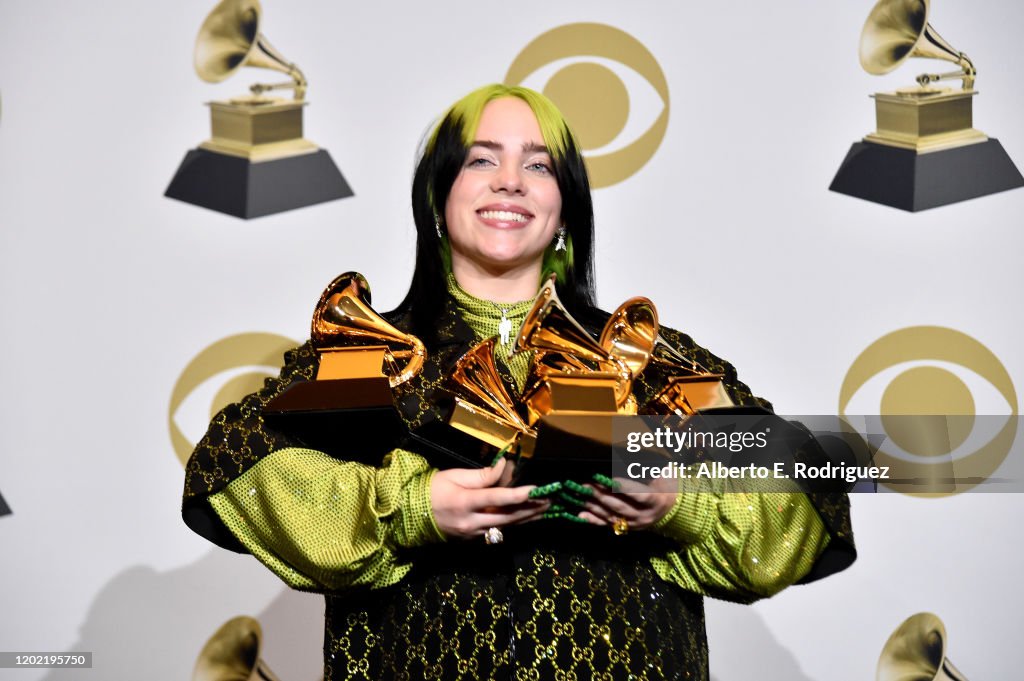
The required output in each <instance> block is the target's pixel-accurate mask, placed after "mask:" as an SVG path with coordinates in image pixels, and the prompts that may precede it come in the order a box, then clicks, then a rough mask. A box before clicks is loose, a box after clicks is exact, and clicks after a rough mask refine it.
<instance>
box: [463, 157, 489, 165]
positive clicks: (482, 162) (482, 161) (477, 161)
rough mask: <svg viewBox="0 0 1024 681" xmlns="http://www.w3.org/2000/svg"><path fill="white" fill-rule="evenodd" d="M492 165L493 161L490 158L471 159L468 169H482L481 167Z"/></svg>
mask: <svg viewBox="0 0 1024 681" xmlns="http://www.w3.org/2000/svg"><path fill="white" fill-rule="evenodd" d="M490 164H491V160H490V159H489V158H484V157H482V156H481V157H477V158H473V159H470V161H469V163H467V164H466V166H467V167H473V166H476V167H480V166H487V165H490Z"/></svg>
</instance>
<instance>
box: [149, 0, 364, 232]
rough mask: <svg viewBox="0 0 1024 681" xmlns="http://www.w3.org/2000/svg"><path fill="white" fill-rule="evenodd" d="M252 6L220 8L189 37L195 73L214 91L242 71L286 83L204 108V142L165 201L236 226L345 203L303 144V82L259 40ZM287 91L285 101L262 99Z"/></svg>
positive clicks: (327, 168)
mask: <svg viewBox="0 0 1024 681" xmlns="http://www.w3.org/2000/svg"><path fill="white" fill-rule="evenodd" d="M261 19H262V9H261V8H260V3H259V2H258V0H222V1H221V2H220V3H219V4H218V5H217V6H216V7H214V8H213V10H212V11H211V12H210V14H209V16H207V17H206V20H205V21H204V22H203V25H202V27H201V28H200V29H199V35H198V36H197V37H196V44H195V54H194V62H195V69H196V73H197V74H198V75H199V77H200V78H201V79H203V80H204V81H206V82H208V83H219V82H221V81H223V80H226V79H227V78H228V77H230V76H232V75H233V74H234V73H235V72H236V71H238V70H239V69H241V68H242V67H244V66H250V67H256V68H264V69H272V70H274V71H280V72H283V73H285V74H287V75H288V76H289V77H290V78H291V80H289V81H286V82H282V83H275V84H270V85H267V84H262V83H256V84H253V85H251V86H250V87H249V90H250V94H249V95H247V96H243V97H234V98H232V99H230V100H227V101H215V102H209V107H210V124H211V130H212V133H211V136H210V139H208V140H207V141H205V142H203V143H202V144H200V145H199V147H198V148H197V149H193V150H191V151H189V152H188V154H186V156H185V159H184V160H183V161H182V162H181V166H180V167H179V168H178V172H177V173H176V174H175V176H174V179H172V180H171V183H170V185H169V186H168V187H167V191H166V192H165V194H164V195H165V196H168V197H170V198H172V199H179V200H181V201H185V202H187V203H192V204H195V205H198V206H203V207H204V208H210V209H212V210H216V211H220V212H222V213H227V214H229V215H234V216H236V217H241V218H246V219H248V218H254V217H259V216H261V215H269V214H272V213H280V212H282V211H286V210H291V209H293V208H301V207H303V206H309V205H312V204H316V203H322V202H324V201H332V200H334V199H342V198H345V197H348V196H352V190H351V189H350V188H349V186H348V183H347V182H345V178H344V177H342V175H341V172H340V171H339V170H338V168H337V166H336V165H335V164H334V161H332V160H331V157H330V155H329V154H328V153H327V152H326V151H325V150H323V149H319V148H318V147H317V146H316V145H315V144H313V143H312V142H310V141H309V140H307V139H305V138H303V136H302V134H303V133H302V111H303V107H305V105H306V103H307V102H306V100H305V96H306V86H307V83H306V78H305V76H304V75H303V74H302V71H300V70H299V68H298V66H296V65H295V64H293V63H291V62H290V61H288V60H287V59H285V58H284V56H283V55H282V54H281V53H280V52H278V51H277V50H276V49H274V47H273V46H272V45H271V44H270V41H268V40H267V38H266V36H265V35H263V33H261V32H260V23H261ZM275 90H292V91H293V93H294V96H293V98H292V99H283V98H279V97H270V96H267V95H266V94H264V93H267V92H272V91H275Z"/></svg>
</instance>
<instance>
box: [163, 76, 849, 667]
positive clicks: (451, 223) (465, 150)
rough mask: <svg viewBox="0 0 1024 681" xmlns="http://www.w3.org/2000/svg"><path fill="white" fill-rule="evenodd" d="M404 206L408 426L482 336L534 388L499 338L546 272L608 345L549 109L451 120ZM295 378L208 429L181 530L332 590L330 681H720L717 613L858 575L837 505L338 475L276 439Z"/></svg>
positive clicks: (653, 372)
mask: <svg viewBox="0 0 1024 681" xmlns="http://www.w3.org/2000/svg"><path fill="white" fill-rule="evenodd" d="M412 203H413V214H414V219H415V222H416V229H417V242H416V266H415V270H414V272H413V276H412V284H411V286H410V288H409V292H408V294H407V295H406V297H405V300H403V301H402V303H401V305H399V307H398V308H397V309H396V310H394V311H393V312H391V313H388V314H386V315H384V316H385V317H386V319H387V321H388V322H390V323H391V324H392V325H394V326H395V327H397V328H398V329H399V330H401V331H402V332H404V333H412V334H415V335H416V336H418V337H419V338H420V339H422V340H423V342H424V344H425V346H426V348H427V359H426V360H425V363H424V365H423V369H422V371H421V372H420V373H419V374H418V375H416V376H415V377H413V378H412V379H411V380H408V381H407V382H405V383H402V384H401V385H398V386H396V387H395V388H394V389H393V396H394V401H395V405H396V406H397V408H398V410H399V412H400V413H401V416H402V418H403V419H404V421H405V423H406V425H407V426H408V427H409V428H410V429H414V428H422V427H423V426H425V425H429V424H431V423H432V422H436V421H441V422H443V421H445V420H446V419H447V416H448V414H449V413H450V411H451V408H452V403H453V396H452V394H451V393H450V392H449V391H448V390H447V389H446V386H445V377H446V376H447V375H449V374H450V373H451V368H452V365H453V364H454V363H455V361H456V360H457V359H459V358H460V357H462V356H463V355H464V354H465V353H466V352H467V350H468V349H469V348H470V346H472V345H475V344H476V343H477V342H479V341H480V340H481V339H485V338H489V337H491V336H495V335H497V336H498V337H499V339H498V340H496V341H494V347H495V358H496V360H497V362H498V367H499V372H500V374H501V380H502V382H503V383H504V388H505V389H506V390H507V391H509V392H510V393H517V392H520V391H521V390H522V387H523V383H524V381H525V377H526V372H527V368H528V363H529V356H528V353H520V354H518V355H516V356H515V357H513V358H511V359H509V358H508V355H509V352H508V351H509V349H510V347H509V345H510V340H511V339H510V338H509V333H508V332H509V329H510V328H513V327H514V325H517V324H519V323H521V321H522V319H523V317H524V316H525V314H526V312H527V310H528V308H529V307H530V304H531V301H532V299H533V297H534V296H535V295H536V294H537V291H538V288H539V287H540V284H541V281H542V280H543V279H544V278H546V277H547V276H548V275H551V274H554V275H555V277H556V281H557V294H558V297H559V298H560V299H561V301H562V303H563V304H564V306H565V307H566V309H567V311H568V312H569V313H570V314H571V315H572V316H573V317H575V318H576V319H578V320H579V321H581V322H582V323H583V324H584V325H585V326H586V327H587V328H588V330H589V331H591V332H592V333H593V332H594V331H595V330H598V329H601V328H602V327H603V326H604V324H605V322H606V320H607V319H608V315H607V313H604V312H602V311H601V310H599V309H598V308H597V307H596V306H595V303H594V281H593V275H592V265H591V263H592V244H593V230H594V220H593V209H592V203H591V198H590V186H589V183H588V180H587V174H586V170H585V167H584V164H583V158H582V155H581V153H580V150H579V145H578V144H577V143H576V140H575V138H574V137H573V135H572V133H571V132H570V130H569V127H568V125H567V124H566V122H565V120H564V118H563V117H562V115H561V113H559V111H558V110H557V109H556V108H555V107H554V105H553V104H552V103H551V102H550V101H549V100H548V99H547V98H545V97H544V96H543V95H540V94H538V93H536V92H533V91H531V90H527V89H524V88H518V87H507V86H503V85H491V86H487V87H484V88H481V89H479V90H476V91H474V92H472V93H470V94H469V95H467V96H466V97H464V98H463V99H461V100H459V101H458V102H456V103H455V104H454V105H453V106H452V107H451V108H450V109H449V110H448V112H447V113H446V114H445V116H444V117H443V118H442V120H441V122H440V123H439V124H438V126H437V128H436V129H435V130H434V132H433V134H432V135H431V137H430V139H429V140H428V143H427V145H426V150H425V152H424V154H423V157H422V158H421V160H420V162H419V164H418V166H417V170H416V175H415V177H414V181H413V191H412ZM661 332H662V336H663V337H664V338H665V340H666V341H667V342H669V343H671V344H672V345H674V346H675V349H676V350H677V351H678V352H680V353H681V354H683V355H685V356H686V357H688V358H689V359H691V360H693V361H696V362H698V363H699V364H700V365H702V366H705V367H708V368H709V369H710V370H711V371H714V372H716V373H721V374H722V375H723V376H724V381H723V382H724V386H725V389H726V390H727V391H728V393H729V397H730V398H731V400H732V401H733V402H734V403H735V404H737V405H748V406H757V407H760V408H768V407H769V405H768V403H767V402H764V401H763V400H760V399H758V398H756V397H754V396H753V395H752V394H751V392H750V390H749V389H748V388H747V387H746V386H745V385H744V384H743V383H741V382H740V381H739V380H738V379H737V377H736V372H735V370H734V369H733V368H732V367H731V366H730V365H729V364H727V363H726V362H724V361H722V360H721V359H719V358H717V357H715V356H714V355H712V354H711V353H709V352H708V351H706V350H704V349H703V348H701V347H699V346H697V345H696V344H695V343H694V342H693V341H692V340H691V339H690V338H689V337H688V336H685V335H683V334H680V333H679V332H676V331H673V330H671V329H667V328H662V330H661ZM286 361H287V363H286V365H285V367H284V368H283V369H282V372H281V375H280V377H279V378H278V379H271V380H268V381H267V383H266V385H265V386H264V388H263V389H262V390H261V391H260V392H258V393H255V394H253V395H250V396H249V397H247V398H245V399H244V400H243V401H242V402H241V403H239V404H237V405H232V406H229V407H227V408H226V409H225V410H224V411H222V412H221V413H220V414H218V415H217V416H216V417H215V418H214V420H213V423H211V426H210V430H209V432H208V433H207V435H206V437H205V438H204V439H203V440H202V441H201V442H200V443H199V445H198V446H197V448H196V451H195V452H194V453H193V456H192V459H191V460H190V462H189V464H188V466H187V467H186V471H187V477H186V483H185V502H184V507H183V513H184V515H185V517H186V521H187V522H189V524H190V525H191V526H192V527H193V528H194V529H196V530H197V531H198V532H200V533H201V534H203V535H204V536H207V537H209V538H211V539H213V540H214V541H217V542H218V543H220V544H222V545H223V546H226V547H229V548H234V549H236V550H245V551H248V552H250V553H252V554H253V555H254V556H256V557H257V558H258V559H259V560H260V561H262V562H263V563H264V564H265V565H267V567H269V568H270V569H271V570H273V571H274V572H275V573H276V574H277V575H278V576H280V577H281V578H282V579H283V580H284V581H285V582H286V583H288V584H289V585H290V586H292V587H294V588H297V589H303V590H310V591H319V592H322V593H324V594H325V596H326V603H327V606H326V633H325V638H324V667H325V670H324V676H325V678H326V679H328V680H331V679H419V678H438V679H467V680H469V679H502V680H512V679H538V680H540V679H558V678H564V679H573V678H575V679H591V678H605V679H647V680H650V681H654V680H657V679H677V678H690V679H707V678H708V657H707V645H706V639H705V631H704V615H703V612H704V611H703V601H702V598H703V597H704V596H705V595H712V596H717V597H721V598H726V599H730V600H734V601H740V602H750V601H754V600H757V599H758V598H763V597H767V596H771V595H773V594H774V593H776V592H777V591H779V590H781V589H783V588H785V587H786V586H788V585H790V584H792V583H794V582H797V581H801V580H802V581H810V580H813V579H817V578H819V577H822V576H825V575H827V574H829V573H831V572H834V571H836V570H838V569H842V568H843V567H845V566H846V565H848V564H849V562H850V561H851V560H852V557H853V546H852V539H851V533H850V528H849V515H848V502H847V500H846V498H845V496H842V495H840V496H835V497H830V498H820V499H819V498H816V499H814V500H812V499H810V498H809V497H807V496H804V495H801V494H710V493H709V494H692V493H688V494H687V493H680V492H679V487H678V485H677V483H676V482H675V481H674V480H659V481H656V482H653V483H651V484H650V486H644V485H640V484H639V483H630V482H623V483H616V482H615V481H612V480H605V481H604V482H606V483H607V484H604V483H601V484H598V483H592V482H586V481H571V480H570V481H565V483H564V485H565V489H566V490H571V491H572V492H573V494H574V495H575V496H573V495H568V496H562V497H559V498H558V505H559V507H558V508H556V506H555V505H554V504H553V502H552V501H551V500H549V499H547V498H544V493H545V492H546V491H550V490H545V489H542V488H533V487H527V486H518V487H508V486H505V485H504V484H503V482H504V481H505V479H506V478H507V476H506V475H504V474H505V473H506V466H507V464H506V462H505V460H504V459H501V460H500V461H499V463H497V464H496V465H494V466H492V467H490V468H483V469H461V468H448V469H445V470H437V469H435V468H434V467H432V465H431V464H430V463H429V462H428V460H427V459H426V458H425V457H424V456H423V453H422V452H421V451H419V450H418V449H417V447H418V446H419V445H418V444H417V443H416V442H415V441H412V440H409V441H406V442H404V443H403V444H402V446H401V448H398V449H394V450H392V451H391V452H390V453H389V454H388V455H387V456H386V457H385V458H384V460H383V461H382V462H381V465H380V466H369V465H365V464H362V463H355V462H352V461H339V460H335V459H332V458H331V457H329V456H327V455H326V454H324V453H322V452H318V451H314V450H311V449H308V448H303V447H301V446H300V444H299V443H298V442H296V441H295V440H294V439H293V438H292V437H291V436H290V435H289V434H288V433H286V432H281V431H278V430H275V429H273V428H271V427H270V426H268V425H267V424H265V423H264V421H263V418H262V415H261V414H262V409H263V407H264V406H265V405H266V404H267V402H269V401H270V400H271V399H273V398H274V397H276V396H277V395H279V394H281V393H282V392H283V391H284V390H285V389H287V388H288V387H289V386H290V385H292V384H294V383H296V382H300V381H306V380H310V379H311V378H312V377H313V375H314V373H315V371H316V365H317V357H316V353H315V352H313V350H312V348H311V346H310V344H308V343H307V344H306V345H303V346H302V347H300V348H298V349H296V350H294V351H292V352H291V353H289V354H288V355H286ZM667 379H668V377H667V376H666V375H665V374H664V372H663V371H661V370H659V369H657V368H654V367H648V368H647V369H645V370H644V371H643V372H642V373H640V374H639V375H638V376H637V378H636V380H635V381H634V382H633V384H632V385H633V392H634V395H633V397H634V398H635V399H636V400H637V402H638V403H639V404H644V403H645V402H647V401H648V400H649V399H650V398H651V397H653V395H655V394H656V393H657V392H658V391H659V390H660V389H661V388H662V387H663V386H664V385H665V384H666V381H667ZM551 489H554V487H551ZM569 501H572V503H573V504H575V505H574V506H569V507H566V506H564V504H566V503H568V502H569Z"/></svg>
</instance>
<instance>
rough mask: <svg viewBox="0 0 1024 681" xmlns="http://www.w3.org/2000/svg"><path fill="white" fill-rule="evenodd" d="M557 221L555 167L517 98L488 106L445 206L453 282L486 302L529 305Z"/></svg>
mask: <svg viewBox="0 0 1024 681" xmlns="http://www.w3.org/2000/svg"><path fill="white" fill-rule="evenodd" d="M561 221H562V195H561V193H560V192H559V191H558V182H557V180H556V179H555V174H554V163H553V162H552V160H551V156H550V154H549V153H548V150H547V147H546V146H545V143H544V139H543V136H542V135H541V132H540V125H539V124H538V123H537V119H536V117H535V116H534V115H533V111H532V110H531V109H530V107H529V105H527V104H526V102H524V101H523V100H521V99H518V98H515V97H503V98H501V99H495V100H494V101H492V102H490V103H488V104H487V106H485V107H484V110H483V112H482V114H481V116H480V123H479V125H478V126H477V131H476V139H475V140H474V141H473V143H472V145H471V146H470V147H469V153H468V154H467V156H466V161H465V163H464V165H463V170H462V172H460V173H459V175H458V177H457V178H456V179H455V184H453V185H452V188H451V192H450V193H449V194H448V201H447V204H446V206H445V224H446V225H447V228H448V241H449V243H450V244H451V265H452V273H453V274H454V275H455V278H456V280H458V282H459V284H460V285H461V286H462V287H463V289H465V291H466V292H467V293H470V294H472V295H474V296H477V297H480V298H484V299H486V300H494V301H496V302H515V301H520V300H525V299H529V298H532V297H533V296H534V295H535V294H536V293H537V282H539V281H540V275H541V261H542V258H543V254H544V251H545V250H546V249H547V248H548V246H549V245H550V244H551V242H552V240H553V239H554V237H555V232H556V231H557V230H559V229H560V228H561V229H564V228H562V227H561ZM563 238H564V237H563Z"/></svg>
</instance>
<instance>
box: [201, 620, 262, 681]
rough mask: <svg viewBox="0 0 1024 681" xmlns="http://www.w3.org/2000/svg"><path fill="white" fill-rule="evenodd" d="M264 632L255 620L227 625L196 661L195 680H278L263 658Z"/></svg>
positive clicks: (212, 638)
mask: <svg viewBox="0 0 1024 681" xmlns="http://www.w3.org/2000/svg"><path fill="white" fill-rule="evenodd" d="M262 643H263V631H262V629H261V628H260V623H259V622H258V621H256V620H255V619H253V618H252V617H246V616H244V615H243V616H240V617H235V618H232V619H230V620H228V621H227V622H225V623H224V624H223V625H222V626H221V627H220V629H218V630H217V631H216V632H215V633H214V634H213V636H211V637H210V639H209V640H208V641H207V642H206V645H204V646H203V649H202V650H201V651H200V652H199V657H198V658H196V666H195V670H194V671H193V672H192V681H278V678H277V676H276V675H275V674H274V672H272V671H270V668H269V667H267V665H266V663H265V662H264V661H263V660H262V659H260V647H261V646H262Z"/></svg>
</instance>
